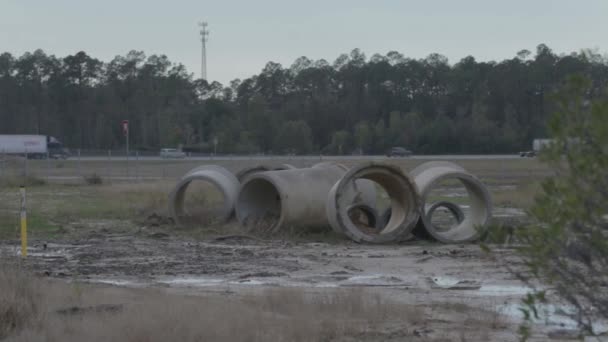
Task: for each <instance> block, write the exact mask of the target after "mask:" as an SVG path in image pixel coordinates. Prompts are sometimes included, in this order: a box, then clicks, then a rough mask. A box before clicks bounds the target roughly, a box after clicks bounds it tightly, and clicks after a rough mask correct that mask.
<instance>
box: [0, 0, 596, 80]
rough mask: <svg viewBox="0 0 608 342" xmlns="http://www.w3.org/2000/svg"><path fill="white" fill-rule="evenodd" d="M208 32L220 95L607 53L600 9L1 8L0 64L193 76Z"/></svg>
mask: <svg viewBox="0 0 608 342" xmlns="http://www.w3.org/2000/svg"><path fill="white" fill-rule="evenodd" d="M203 19H204V20H206V21H207V22H209V28H210V30H211V35H210V37H209V42H208V53H207V56H208V64H207V69H208V78H209V79H210V80H218V81H220V82H222V83H227V82H228V81H230V80H232V79H234V78H241V79H242V78H246V77H249V76H251V75H253V74H255V73H258V72H259V71H260V70H261V69H262V68H263V67H264V65H265V64H266V62H268V61H275V62H279V63H281V64H283V66H285V67H289V66H290V65H291V63H292V62H293V61H294V60H295V59H296V58H297V57H299V56H303V55H305V56H307V57H309V58H311V59H320V58H324V59H326V60H328V61H329V62H330V63H331V62H333V61H334V60H335V58H336V57H337V56H338V55H339V54H340V53H343V52H350V51H351V50H352V49H353V48H360V49H362V50H363V52H365V53H366V55H367V56H368V57H369V56H371V55H373V54H374V53H381V54H386V53H387V52H388V51H391V50H397V51H399V52H401V53H403V54H404V55H406V56H407V57H414V58H423V57H425V56H427V55H428V54H430V53H433V52H438V53H441V54H443V55H445V56H447V57H448V58H449V60H450V62H451V63H454V62H457V61H458V60H460V59H461V58H462V57H465V56H467V55H472V56H474V57H475V58H476V59H478V60H502V59H504V58H511V57H512V56H514V55H515V54H516V52H517V51H519V50H521V49H524V48H526V49H529V50H531V51H534V48H535V47H536V45H538V44H539V43H545V44H547V45H548V46H549V47H551V48H552V49H553V50H554V51H555V52H557V53H569V52H571V51H578V50H580V49H581V48H599V49H600V51H601V52H602V53H604V52H606V48H607V45H608V0H502V1H498V0H384V1H383V0H375V1H371V0H365V1H359V0H325V1H321V0H306V1H305V0H301V1H289V0H250V1H245V0H243V1H230V0H221V1H207V0H172V1H168V0H165V1H160V0H137V1H136V0H128V1H127V0H101V1H99V0H97V1H90V0H52V1H49V0H0V52H5V51H8V52H11V53H13V54H15V55H21V54H22V53H23V52H25V51H33V50H35V49H37V48H41V49H43V50H44V51H45V52H47V53H49V54H54V55H56V56H58V57H63V56H65V55H68V54H73V53H75V52H78V51H81V50H83V51H85V52H87V53H88V54H89V55H91V56H93V57H96V58H99V59H102V60H104V61H109V60H111V59H112V58H113V57H114V56H116V55H119V54H120V55H124V54H125V53H126V52H128V51H129V50H133V49H135V50H143V51H144V52H145V53H146V54H147V55H150V54H165V55H167V56H168V57H169V58H170V59H171V60H172V61H173V62H179V63H182V64H184V65H186V67H187V68H188V70H189V71H190V72H192V73H194V74H195V76H196V77H199V76H200V39H199V35H198V27H197V22H198V21H200V20H203Z"/></svg>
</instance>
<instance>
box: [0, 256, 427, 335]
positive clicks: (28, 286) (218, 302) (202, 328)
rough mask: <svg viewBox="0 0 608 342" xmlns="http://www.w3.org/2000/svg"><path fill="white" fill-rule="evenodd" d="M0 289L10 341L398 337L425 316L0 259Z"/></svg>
mask: <svg viewBox="0 0 608 342" xmlns="http://www.w3.org/2000/svg"><path fill="white" fill-rule="evenodd" d="M0 289H1V290H2V291H0V304H1V305H0V318H2V319H0V338H4V337H8V338H10V339H11V341H38V340H44V341H68V342H70V341H329V340H335V339H344V337H347V340H360V339H366V337H375V338H376V339H378V340H384V339H386V338H388V337H395V336H394V335H395V333H396V332H395V330H394V326H396V325H399V326H400V328H399V330H398V334H400V337H401V340H403V338H405V337H406V336H413V335H412V331H411V330H410V329H411V328H412V326H413V325H420V324H422V322H423V320H424V313H423V312H421V310H420V309H419V308H417V307H415V306H410V305H406V304H398V303H395V302H391V301H388V300H386V299H384V297H381V296H380V295H378V294H376V293H372V292H369V291H368V290H364V289H340V290H326V291H317V292H314V293H313V292H307V291H306V290H303V289H300V288H271V289H267V290H265V291H262V292H261V293H257V294H253V293H252V294H240V295H233V296H223V295H214V294H200V295H197V296H186V295H180V294H175V293H174V294H172V293H169V292H165V291H164V290H162V289H123V288H115V287H103V286H94V285H88V284H78V283H74V284H67V283H63V282H58V281H46V280H42V279H38V278H34V277H31V276H29V275H28V274H27V273H26V272H25V271H23V270H22V269H19V268H15V267H6V262H3V264H2V265H0ZM108 307H111V308H113V309H112V310H104V308H108ZM383 336H384V337H385V338H383Z"/></svg>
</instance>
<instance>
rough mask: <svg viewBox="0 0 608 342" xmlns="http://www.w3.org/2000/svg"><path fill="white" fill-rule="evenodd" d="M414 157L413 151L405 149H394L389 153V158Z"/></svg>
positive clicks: (387, 154)
mask: <svg viewBox="0 0 608 342" xmlns="http://www.w3.org/2000/svg"><path fill="white" fill-rule="evenodd" d="M411 155H412V151H410V150H408V149H405V148H403V147H393V148H391V149H390V150H389V151H388V152H387V153H386V156H387V157H389V158H390V157H409V156H411Z"/></svg>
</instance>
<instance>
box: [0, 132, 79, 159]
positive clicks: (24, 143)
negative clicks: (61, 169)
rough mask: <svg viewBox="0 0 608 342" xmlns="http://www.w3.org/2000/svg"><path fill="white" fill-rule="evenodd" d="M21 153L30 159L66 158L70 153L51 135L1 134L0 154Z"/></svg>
mask: <svg viewBox="0 0 608 342" xmlns="http://www.w3.org/2000/svg"><path fill="white" fill-rule="evenodd" d="M3 154H6V155H20V156H26V157H27V158H28V159H46V158H47V157H48V158H53V159H60V158H61V159H66V158H67V157H68V156H69V155H70V153H69V152H68V150H67V149H66V148H64V147H63V145H62V144H61V142H60V141H59V140H57V139H55V138H54V137H52V136H49V135H33V134H30V135H28V134H0V155H3Z"/></svg>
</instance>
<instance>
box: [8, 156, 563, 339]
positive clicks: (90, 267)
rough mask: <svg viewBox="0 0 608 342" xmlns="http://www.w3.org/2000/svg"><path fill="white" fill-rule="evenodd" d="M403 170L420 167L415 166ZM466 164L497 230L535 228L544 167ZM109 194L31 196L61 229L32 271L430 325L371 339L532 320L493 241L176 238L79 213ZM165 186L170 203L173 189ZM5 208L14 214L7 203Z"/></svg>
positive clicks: (551, 321)
mask: <svg viewBox="0 0 608 342" xmlns="http://www.w3.org/2000/svg"><path fill="white" fill-rule="evenodd" d="M404 164H406V165H403V167H404V168H406V169H409V168H410V167H413V165H414V164H415V163H413V162H408V161H405V162H404ZM461 164H465V165H463V166H465V167H467V168H468V169H469V170H471V171H472V172H473V173H476V174H477V175H478V176H479V177H480V178H482V180H484V182H486V184H488V185H489V186H490V188H491V190H492V192H493V195H495V199H496V202H498V204H499V205H497V207H496V208H495V211H494V216H495V220H497V221H496V222H498V223H500V222H503V223H504V222H522V221H524V220H526V215H525V212H524V209H525V206H526V205H525V204H522V203H527V202H528V201H529V198H528V197H530V196H529V194H528V191H529V189H528V187H529V184H531V183H534V182H537V181H538V180H539V179H542V177H544V176H546V175H547V174H549V173H550V171H549V170H547V169H545V168H543V167H542V166H541V165H540V164H538V162H537V161H535V160H524V161H520V160H513V161H499V162H495V163H492V162H489V161H468V162H465V163H461ZM189 166H190V165H189ZM226 166H228V167H230V168H231V169H235V168H237V167H236V165H226ZM107 167H108V169H110V168H111V167H112V166H107ZM167 168H172V169H175V168H176V167H175V166H167ZM181 168H184V166H183V165H181V166H180V170H181ZM64 170H65V169H64ZM156 171H158V170H156ZM175 177H177V175H175ZM133 186H134V187H137V186H141V184H140V185H137V184H135V185H133ZM101 189H103V188H94V187H75V186H63V187H62V186H59V187H58V186H56V185H53V186H48V185H47V186H42V187H40V188H39V189H38V190H35V189H34V190H32V191H33V195H31V196H33V197H34V198H33V201H34V203H35V204H36V205H37V207H36V208H37V211H38V216H39V217H42V218H45V219H47V221H44V222H47V223H46V224H48V225H50V226H52V227H53V229H54V230H51V229H50V228H49V230H48V231H44V232H43V231H38V232H37V231H34V233H33V234H32V236H31V239H30V248H29V256H28V258H27V260H26V261H25V263H26V265H27V266H28V268H29V269H31V270H33V272H34V273H35V274H37V275H40V276H42V277H46V278H50V279H55V280H59V281H63V282H68V283H74V282H76V283H78V282H83V283H88V284H91V285H89V286H94V288H95V289H97V291H104V290H103V289H107V288H116V289H117V290H116V291H119V292H120V291H123V292H124V293H122V296H123V297H120V298H124V296H126V293H129V292H132V291H135V292H137V291H141V290H143V289H157V290H159V291H161V292H163V293H165V294H170V295H172V296H192V295H203V296H212V297H217V298H229V297H230V298H232V297H234V296H242V295H245V294H247V295H251V294H252V295H256V294H260V293H264V291H267V290H268V289H277V288H290V289H297V290H298V291H303V292H306V293H312V294H320V293H324V292H327V291H346V290H350V289H353V288H361V289H365V291H368V292H366V293H373V294H374V295H377V296H380V297H382V298H383V300H385V301H387V302H390V303H399V304H405V305H408V306H410V307H415V308H417V309H418V310H419V314H420V316H421V319H419V320H417V321H416V323H415V324H414V325H415V327H413V326H408V327H407V329H405V328H403V329H405V330H403V329H402V330H400V331H401V333H399V334H396V335H395V329H394V327H393V328H391V329H389V328H386V327H385V328H383V329H381V330H380V331H375V332H374V333H375V334H376V335H374V336H375V337H373V338H372V336H371V335H369V336H367V335H366V336H360V337H361V338H355V340H359V339H361V340H378V341H380V340H420V341H425V340H427V341H432V340H448V341H449V340H463V341H489V340H492V341H516V340H518V334H517V330H518V326H519V324H520V323H521V318H522V315H521V313H520V311H519V310H518V308H519V307H520V306H521V299H522V298H523V297H524V296H525V294H526V293H528V292H529V291H531V289H530V288H528V287H527V286H524V284H522V283H521V282H520V281H518V280H517V279H516V278H515V277H514V276H513V275H512V273H510V272H509V271H508V270H507V269H506V268H505V267H504V265H505V264H508V265H509V266H510V267H512V268H515V269H518V268H519V263H520V261H519V260H518V259H517V258H516V256H515V253H514V249H513V247H512V246H507V245H502V244H500V245H496V244H494V245H492V249H493V251H494V252H493V254H492V255H488V254H486V253H485V252H483V251H482V250H481V249H480V247H479V246H478V245H475V244H467V245H441V244H438V243H434V242H429V241H411V242H406V243H401V244H398V245H384V246H371V245H361V244H356V243H353V242H350V241H348V240H345V239H341V238H336V237H335V236H331V235H328V234H309V235H305V236H298V237H297V238H294V237H292V236H288V235H286V236H279V237H267V236H264V237H262V236H250V235H244V234H242V233H239V230H238V228H235V227H234V226H233V225H227V226H224V227H215V228H214V229H213V231H212V233H210V234H197V233H193V230H198V229H204V228H193V229H192V230H183V229H177V228H175V227H173V226H171V225H169V224H165V222H162V215H160V219H158V218H156V217H155V215H156V212H153V213H152V214H153V215H152V216H150V211H149V210H148V211H144V212H145V214H142V211H141V210H139V211H134V213H135V212H137V213H138V214H132V215H133V217H130V215H131V214H130V213H131V212H130V211H126V212H124V213H121V214H120V215H115V216H112V215H111V214H107V215H101V216H99V215H96V214H93V213H96V212H97V211H98V210H95V208H100V210H99V211H101V210H102V209H103V210H106V209H108V208H111V209H112V210H114V209H113V208H114V207H108V204H107V203H97V202H93V204H92V208H89V207H87V208H86V210H84V209H83V208H80V207H78V206H79V205H82V203H83V202H86V200H88V199H90V197H91V196H89V195H91V194H94V196H95V198H97V197H103V196H101V195H99V194H100V193H103V192H104V191H108V190H107V189H106V190H101ZM125 189H126V190H124V193H123V192H120V194H121V195H120V196H128V195H129V194H131V195H132V194H133V191H132V188H125ZM130 189H131V190H130ZM161 189H162V190H160V192H161V194H160V196H161V197H162V196H163V194H166V189H167V186H165V185H163V187H162V188H161ZM121 191H122V190H121ZM445 191H447V192H446V193H445V194H444V195H450V196H456V197H458V191H459V190H457V189H447V190H445ZM11 194H12V192H11V191H10V190H8V189H4V190H3V192H2V193H0V196H2V195H3V196H4V197H3V198H4V200H6V199H7V198H9V197H10V196H12V195H11ZM36 194H37V195H36ZM57 194H61V195H57ZM36 196H38V197H39V202H36ZM87 196H88V197H87ZM120 196H118V195H117V198H116V201H118V202H121V201H124V202H121V204H120V205H119V206H124V207H129V205H130V203H128V201H133V199H131V198H130V197H120ZM144 196H146V195H144ZM59 197H61V201H62V202H61V204H62V205H65V203H68V207H70V206H71V207H74V208H77V209H73V211H71V212H70V211H65V213H69V214H65V213H64V212H63V211H62V213H64V214H61V215H57V214H56V213H57V212H58V209H57V208H58V207H57V206H54V205H56V204H53V201H55V200H56V198H59ZM146 197H150V196H146ZM11 198H12V197H11ZM85 199H86V200H85ZM164 204H165V203H162V201H161V202H160V204H159V205H160V206H162V205H164ZM62 208H63V207H62ZM0 209H4V211H5V212H14V211H15V207H12V206H10V205H7V204H5V205H4V208H0ZM140 209H141V208H140ZM62 210H68V209H62ZM108 210H109V209H108ZM116 210H118V209H116ZM79 212H82V214H81V215H79V214H78V213H79ZM53 215H55V216H53ZM135 215H145V216H146V217H143V218H142V217H135ZM58 216H59V217H58ZM2 217H3V216H2V215H0V218H2ZM4 217H7V216H6V215H5V216H4ZM62 218H63V219H62ZM0 227H2V225H0ZM7 227H12V226H11V225H10V224H8V225H7ZM6 229H9V228H6ZM10 229H12V228H10ZM45 232H46V233H45ZM49 232H50V233H49ZM18 244H19V241H18V240H17V239H16V236H15V235H14V234H8V235H5V238H4V239H2V240H0V255H5V256H8V255H17V254H18ZM108 298H109V297H108ZM235 314H236V313H235ZM572 328H573V327H572V324H571V322H569V321H567V320H564V319H560V318H556V317H554V316H553V315H547V316H546V317H545V318H544V319H542V320H541V321H538V322H537V324H536V325H535V326H534V329H533V337H534V339H536V340H546V339H548V338H549V337H551V338H562V339H563V338H566V337H569V336H571V334H570V335H569V332H568V330H569V329H572Z"/></svg>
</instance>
